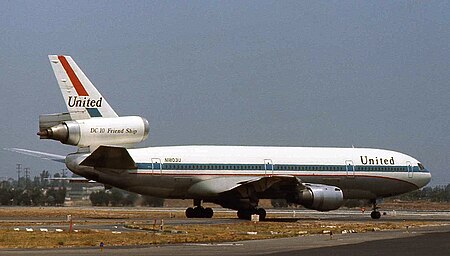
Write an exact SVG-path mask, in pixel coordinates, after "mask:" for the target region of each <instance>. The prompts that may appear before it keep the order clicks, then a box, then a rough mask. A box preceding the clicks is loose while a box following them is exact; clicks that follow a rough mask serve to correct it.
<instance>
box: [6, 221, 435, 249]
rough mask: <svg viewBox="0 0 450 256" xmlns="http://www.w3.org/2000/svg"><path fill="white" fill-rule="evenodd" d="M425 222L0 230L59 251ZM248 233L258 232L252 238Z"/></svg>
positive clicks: (9, 240)
mask: <svg viewBox="0 0 450 256" xmlns="http://www.w3.org/2000/svg"><path fill="white" fill-rule="evenodd" d="M425 224H426V223H425V222H408V221H405V222H400V223H392V222H376V223H375V222H374V223H362V222H353V223H342V222H330V221H308V222H307V223H304V222H287V223H284V222H259V223H253V222H245V223H234V224H217V225H183V226H165V227H164V231H162V232H161V231H159V230H158V231H156V230H155V231H150V230H152V229H153V226H152V225H148V224H133V225H131V224H129V225H128V226H130V227H133V228H136V229H141V231H140V232H124V233H121V234H114V233H112V232H111V231H95V230H89V231H80V232H77V233H71V234H69V233H56V232H48V233H47V232H39V231H35V232H26V231H13V230H12V228H10V229H8V230H0V247H1V248H56V247H80V246H99V244H100V242H104V243H105V245H106V246H122V245H151V244H172V243H200V242H201V243H212V242H225V241H239V240H253V239H267V238H281V237H292V236H298V235H301V234H302V235H304V234H305V232H307V234H323V233H324V231H325V232H327V231H332V232H333V233H334V234H337V233H341V232H342V231H343V230H354V231H355V232H359V233H360V232H368V231H374V230H386V229H401V228H406V227H415V226H422V225H425ZM247 232H256V234H248V233H247Z"/></svg>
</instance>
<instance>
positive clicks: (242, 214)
mask: <svg viewBox="0 0 450 256" xmlns="http://www.w3.org/2000/svg"><path fill="white" fill-rule="evenodd" d="M237 216H238V218H239V219H243V220H249V219H250V218H251V212H250V211H249V210H238V211H237Z"/></svg>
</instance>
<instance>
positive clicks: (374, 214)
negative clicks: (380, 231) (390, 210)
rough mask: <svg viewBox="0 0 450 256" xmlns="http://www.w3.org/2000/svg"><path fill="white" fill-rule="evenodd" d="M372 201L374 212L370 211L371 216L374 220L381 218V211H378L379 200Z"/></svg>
mask: <svg viewBox="0 0 450 256" xmlns="http://www.w3.org/2000/svg"><path fill="white" fill-rule="evenodd" d="M371 202H372V210H373V211H372V212H371V213H370V217H372V219H374V220H378V219H379V218H381V213H380V212H379V211H378V208H379V207H378V206H377V200H371Z"/></svg>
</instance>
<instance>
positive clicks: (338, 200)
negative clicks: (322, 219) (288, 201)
mask: <svg viewBox="0 0 450 256" xmlns="http://www.w3.org/2000/svg"><path fill="white" fill-rule="evenodd" d="M292 203H296V204H300V205H303V206H304V207H306V208H308V209H312V210H317V211H331V210H336V209H338V208H339V207H341V206H342V205H343V204H344V196H343V194H342V190H341V189H340V188H338V187H334V186H327V185H321V184H304V188H303V189H301V190H299V191H298V193H297V195H296V196H295V199H294V201H293V202H292Z"/></svg>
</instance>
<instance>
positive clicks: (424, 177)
mask: <svg viewBox="0 0 450 256" xmlns="http://www.w3.org/2000/svg"><path fill="white" fill-rule="evenodd" d="M430 181H431V173H430V172H428V170H426V172H423V173H421V175H416V185H417V186H418V187H419V188H422V187H425V186H426V185H427V184H428V183H430Z"/></svg>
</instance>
